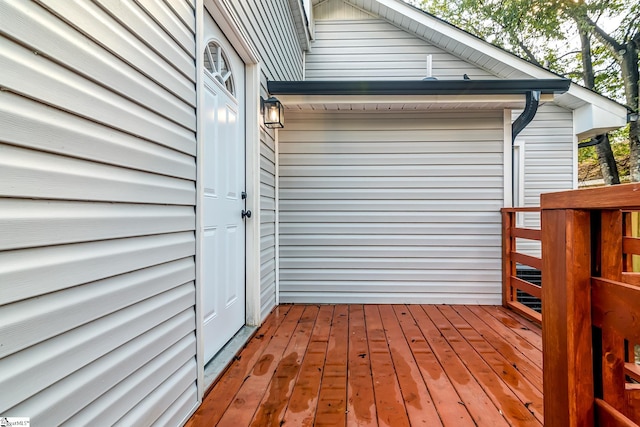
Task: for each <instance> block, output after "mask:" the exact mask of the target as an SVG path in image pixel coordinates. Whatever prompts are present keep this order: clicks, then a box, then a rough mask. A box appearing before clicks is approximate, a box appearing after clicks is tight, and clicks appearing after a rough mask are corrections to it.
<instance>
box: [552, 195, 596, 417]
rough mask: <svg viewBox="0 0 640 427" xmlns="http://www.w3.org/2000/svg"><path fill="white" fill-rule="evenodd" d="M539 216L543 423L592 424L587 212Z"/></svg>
mask: <svg viewBox="0 0 640 427" xmlns="http://www.w3.org/2000/svg"><path fill="white" fill-rule="evenodd" d="M541 215H542V216H541V221H542V280H543V284H542V340H543V359H544V362H543V363H544V379H543V387H544V421H545V422H544V425H545V427H578V426H579V427H588V426H593V423H594V419H593V416H594V408H593V406H594V400H593V399H594V395H593V387H594V382H593V358H592V355H591V352H592V337H591V286H590V283H591V238H590V234H591V233H590V227H591V225H590V214H589V212H588V211H583V210H572V209H545V207H544V204H543V210H542V214H541Z"/></svg>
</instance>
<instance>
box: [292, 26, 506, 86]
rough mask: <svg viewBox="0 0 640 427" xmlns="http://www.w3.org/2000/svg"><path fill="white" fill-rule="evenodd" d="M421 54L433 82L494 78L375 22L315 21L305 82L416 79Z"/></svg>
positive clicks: (420, 68)
mask: <svg viewBox="0 0 640 427" xmlns="http://www.w3.org/2000/svg"><path fill="white" fill-rule="evenodd" d="M427 54H430V55H432V64H433V65H432V74H433V76H434V77H436V78H438V79H439V80H462V79H463V75H464V74H467V75H468V76H469V77H470V78H472V79H496V78H497V77H495V76H494V75H493V74H491V73H489V72H488V71H485V70H483V69H481V68H479V67H477V66H476V65H473V64H470V63H469V62H466V61H464V60H462V59H460V58H458V57H456V56H454V55H452V54H450V53H448V52H446V51H444V50H442V49H441V48H439V47H437V46H435V45H433V44H431V43H429V42H426V41H425V40H422V39H420V38H418V37H417V36H415V35H412V34H410V33H407V32H406V31H404V30H401V29H399V28H397V27H395V26H393V25H392V24H390V23H388V22H387V21H384V20H381V19H370V20H339V21H322V20H318V21H316V23H315V40H314V41H313V43H312V46H311V51H310V52H308V53H307V55H306V74H305V75H306V79H307V80H417V79H422V78H424V77H425V76H426V62H427Z"/></svg>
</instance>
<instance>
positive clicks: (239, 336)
mask: <svg viewBox="0 0 640 427" xmlns="http://www.w3.org/2000/svg"><path fill="white" fill-rule="evenodd" d="M257 329H258V327H257V326H246V325H245V326H243V327H242V328H240V330H239V331H238V332H237V333H236V334H235V335H234V336H233V338H231V339H230V340H229V342H228V343H226V344H225V345H224V347H222V348H221V349H220V351H219V352H218V353H217V354H216V355H215V356H213V358H212V359H211V360H210V361H209V362H208V363H207V364H206V365H205V366H204V389H205V390H207V391H208V390H209V388H210V387H211V386H212V385H213V383H214V382H215V381H216V380H217V379H218V377H219V376H220V374H222V372H224V370H225V369H226V368H227V366H228V365H229V364H230V363H231V362H232V361H233V358H234V357H235V356H236V354H238V353H239V352H240V350H242V347H244V345H245V344H246V343H247V342H248V341H249V339H250V338H251V336H252V335H253V333H254V332H255V331H256V330H257ZM205 394H206V393H205Z"/></svg>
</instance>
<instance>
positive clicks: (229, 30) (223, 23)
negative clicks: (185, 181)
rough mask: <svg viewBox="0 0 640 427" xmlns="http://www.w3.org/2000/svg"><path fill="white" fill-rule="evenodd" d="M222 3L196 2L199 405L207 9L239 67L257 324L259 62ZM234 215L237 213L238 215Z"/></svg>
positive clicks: (249, 282) (251, 318)
mask: <svg viewBox="0 0 640 427" xmlns="http://www.w3.org/2000/svg"><path fill="white" fill-rule="evenodd" d="M227 4H228V3H227V2H226V1H225V0H196V106H197V110H196V115H197V126H196V141H197V142H196V144H197V147H196V170H197V172H196V212H195V213H196V236H195V237H196V248H195V249H196V250H195V253H196V258H195V261H196V272H195V273H196V274H195V276H196V283H195V285H196V362H197V367H198V383H197V384H198V400H199V401H202V398H203V396H204V393H205V392H206V388H205V386H206V385H205V384H204V365H205V363H206V361H205V360H204V340H203V334H202V331H203V323H204V317H203V316H204V313H203V310H202V307H203V292H202V277H203V263H202V254H203V239H202V231H201V230H202V220H203V216H202V215H203V200H204V186H203V185H202V184H203V182H204V175H203V168H202V165H201V164H200V159H202V158H203V157H202V153H203V147H204V141H203V137H202V135H203V127H202V124H203V119H204V117H203V114H204V109H203V108H202V106H203V102H204V96H203V94H204V79H203V72H202V71H203V70H204V64H203V58H202V52H203V50H204V43H203V36H204V13H205V8H206V9H207V10H208V11H209V13H210V14H211V16H213V17H214V20H215V22H216V24H217V25H218V27H220V29H221V30H222V32H223V34H224V35H225V37H226V38H227V39H228V40H229V42H230V43H231V45H232V46H233V48H234V49H235V50H236V52H237V53H238V55H239V56H240V59H241V60H242V61H243V62H244V64H245V99H243V100H239V101H240V102H242V103H244V107H243V106H242V105H241V106H240V108H245V187H246V192H247V200H246V206H247V209H250V210H251V212H252V214H253V215H252V217H251V219H248V220H246V222H245V299H246V301H245V324H247V325H258V324H259V323H260V75H261V73H260V63H259V57H258V54H257V50H256V49H255V47H254V46H253V45H252V43H251V42H250V41H249V38H248V37H247V34H246V33H245V32H244V31H243V30H242V28H241V26H240V25H239V20H238V19H237V18H236V16H235V14H234V13H233V11H232V10H230V8H228V7H227ZM238 214H240V213H238Z"/></svg>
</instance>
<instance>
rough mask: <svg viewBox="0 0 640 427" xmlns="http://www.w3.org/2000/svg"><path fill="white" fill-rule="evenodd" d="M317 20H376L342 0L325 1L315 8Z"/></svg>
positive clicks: (314, 12) (314, 13) (314, 14)
mask: <svg viewBox="0 0 640 427" xmlns="http://www.w3.org/2000/svg"><path fill="white" fill-rule="evenodd" d="M313 16H314V18H315V19H316V20H344V19H375V16H373V15H371V14H370V13H367V12H365V11H364V10H362V9H360V8H357V7H355V6H353V5H351V4H347V3H345V2H344V1H342V0H324V1H322V2H320V3H318V4H317V5H316V6H314V8H313Z"/></svg>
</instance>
